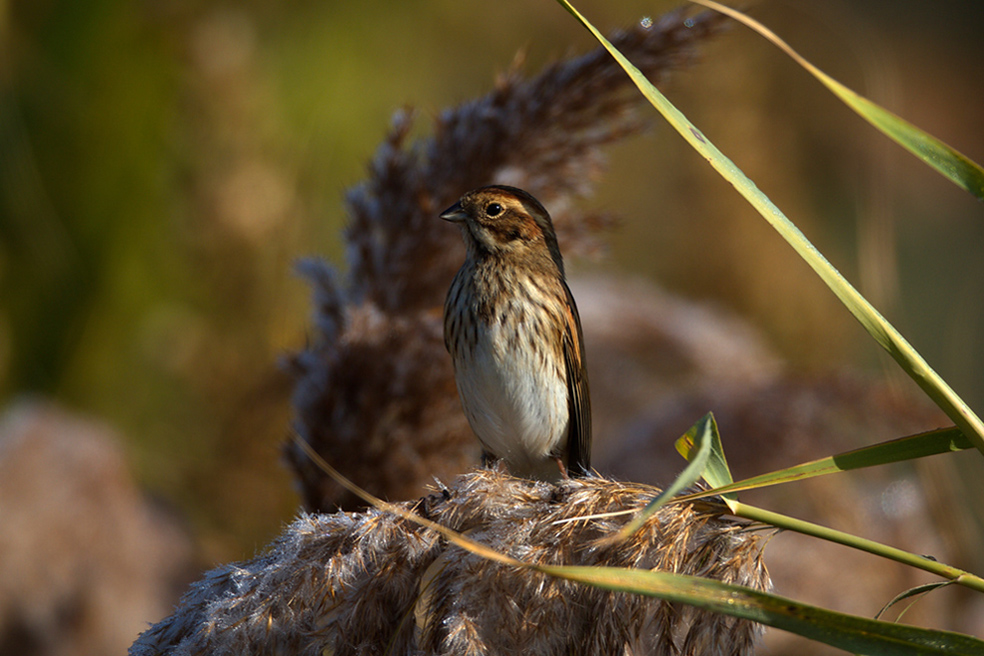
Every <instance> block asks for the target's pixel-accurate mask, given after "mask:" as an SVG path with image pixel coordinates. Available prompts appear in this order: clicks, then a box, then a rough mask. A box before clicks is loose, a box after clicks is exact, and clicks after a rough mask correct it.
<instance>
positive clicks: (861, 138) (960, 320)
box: [0, 0, 984, 571]
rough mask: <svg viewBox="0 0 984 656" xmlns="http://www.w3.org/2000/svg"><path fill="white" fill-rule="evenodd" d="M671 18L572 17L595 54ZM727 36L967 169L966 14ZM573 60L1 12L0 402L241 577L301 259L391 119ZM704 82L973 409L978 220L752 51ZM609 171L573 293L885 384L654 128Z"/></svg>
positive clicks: (731, 142) (753, 223) (492, 41)
mask: <svg viewBox="0 0 984 656" xmlns="http://www.w3.org/2000/svg"><path fill="white" fill-rule="evenodd" d="M678 4H679V3H670V2H654V1H649V2H641V1H638V0H625V1H621V2H618V3H610V2H601V1H598V0H582V1H581V2H579V3H577V6H578V8H579V9H580V10H581V11H582V12H583V13H584V14H585V15H586V16H587V17H588V18H589V19H590V20H592V21H593V22H594V23H595V25H597V26H598V27H600V28H601V29H603V30H605V31H608V30H611V29H613V28H617V27H619V26H626V25H630V24H633V23H635V22H637V21H639V20H641V19H642V18H644V17H645V16H657V15H658V14H660V13H662V12H664V11H666V10H668V9H670V8H673V7H675V6H677V5H678ZM750 13H751V14H752V15H753V16H755V17H756V18H758V19H759V20H761V21H763V22H764V23H765V24H766V25H768V26H769V27H771V28H772V29H774V30H775V31H776V32H778V33H779V34H780V35H781V36H782V37H784V38H785V39H786V40H787V41H788V42H789V43H790V44H791V45H792V46H793V47H794V48H796V49H797V50H798V51H799V52H800V53H801V54H803V55H804V56H805V57H807V58H808V59H810V60H811V61H812V62H813V63H815V64H817V65H818V66H819V67H820V68H822V69H824V70H825V71H826V72H827V73H829V74H831V75H832V76H834V77H835V78H837V79H838V80H840V81H841V82H843V83H845V84H847V85H848V86H850V87H852V88H854V89H856V90H858V91H860V92H861V93H863V94H865V95H867V96H868V97H870V98H872V99H873V100H875V101H876V102H879V103H881V104H883V105H885V106H887V107H888V108H889V109H892V110H893V111H895V112H896V113H898V114H900V115H902V116H903V117H905V118H907V119H908V120H910V121H911V122H913V123H915V124H916V125H918V126H920V127H922V128H923V129H925V130H927V131H928V132H930V133H932V134H933V135H935V136H937V137H939V138H941V139H943V140H944V141H946V142H947V143H949V144H951V145H952V146H954V147H956V148H957V149H958V150H960V151H962V152H963V153H965V154H966V155H968V156H969V157H970V158H971V159H973V160H975V161H977V162H982V161H984V128H982V122H981V118H982V117H984V84H982V78H981V71H982V70H984V40H982V39H981V34H982V33H984V32H982V30H984V5H982V4H981V3H980V2H977V1H972V0H966V1H963V0H940V1H938V2H899V1H898V0H895V1H892V2H889V1H888V0H884V1H883V0H866V1H865V2H840V1H833V2H826V3H812V2H805V1H792V0H789V1H784V2H781V1H769V2H758V3H754V4H753V5H752V7H751V11H750ZM593 47H594V43H593V42H592V41H591V39H590V38H589V35H588V34H587V33H586V32H585V31H584V30H583V28H581V27H580V26H578V25H577V24H576V23H575V21H574V20H573V19H572V18H571V17H570V16H569V15H568V14H567V13H566V12H565V11H564V10H563V9H562V8H561V7H560V6H558V5H557V4H555V3H553V2H548V1H544V2H539V3H530V2H500V3H485V4H482V5H480V4H472V3H461V2H451V1H447V0H444V1H434V2H415V3H407V2H385V1H383V0H367V1H365V2H360V3H341V2H309V1H303V0H294V1H291V2H268V1H266V0H248V1H247V2H240V3H231V2H226V3H223V2H206V1H192V0H177V1H174V2H161V1H154V0H144V1H142V2H124V1H121V0H88V1H86V2H63V1H60V0H32V1H31V2H26V1H20V2H17V1H10V0H6V1H5V0H0V403H2V405H3V407H13V406H16V404H18V403H22V399H23V398H25V397H30V398H34V399H44V400H53V401H56V402H57V403H58V404H59V406H60V407H62V408H65V409H68V410H70V411H72V412H74V413H79V414H80V415H82V416H85V417H88V418H90V419H93V420H97V421H99V422H101V423H104V424H105V425H107V426H109V427H111V429H112V430H114V431H116V432H117V433H118V434H119V435H120V436H121V437H120V440H121V444H122V447H121V448H122V451H121V453H122V455H123V457H124V458H125V461H126V466H127V467H128V468H129V469H130V470H131V471H132V472H133V473H134V476H135V479H136V481H137V486H138V488H139V489H140V490H142V491H144V492H146V493H148V494H150V495H151V496H152V497H153V498H155V499H156V500H157V501H158V502H159V503H160V506H161V507H162V508H163V509H164V512H165V513H168V514H170V515H171V516H172V517H173V518H177V519H176V520H175V521H178V522H179V523H182V524H184V525H185V526H186V528H187V530H188V532H189V533H190V534H191V535H192V536H193V537H194V544H195V545H196V546H195V555H194V557H193V561H194V563H195V568H207V567H211V566H214V565H216V564H218V563H222V562H227V561H229V560H234V559H242V558H246V557H249V556H251V555H252V554H253V553H254V552H255V550H256V549H258V548H260V547H261V546H262V545H263V544H265V543H266V542H268V541H269V540H270V539H272V538H273V537H274V536H276V535H277V534H278V532H279V531H280V529H281V527H282V524H283V523H284V522H286V521H289V520H290V518H291V517H292V516H293V515H294V513H295V512H296V510H297V507H298V499H297V496H296V494H295V492H294V491H293V490H292V487H291V478H290V476H289V475H288V473H287V471H286V470H285V468H284V467H283V466H282V464H281V462H280V446H281V444H282V442H283V440H284V439H285V438H286V436H287V432H288V426H289V422H290V418H291V410H290V406H289V401H290V394H291V381H290V380H289V379H288V377H287V376H286V375H285V374H284V373H282V371H281V368H280V367H279V362H280V360H281V358H283V357H284V355H285V354H287V353H289V352H291V351H294V350H297V349H299V348H302V347H303V346H304V344H305V343H306V340H307V336H308V334H309V332H310V317H311V311H312V310H311V303H310V298H309V290H308V288H307V286H306V285H305V284H304V283H303V282H302V281H301V280H299V279H298V278H297V277H296V275H295V274H294V263H295V261H296V260H297V259H298V258H302V257H305V256H310V255H319V256H324V257H326V258H328V259H329V260H331V261H334V262H336V263H338V264H339V265H341V264H342V262H343V260H342V257H343V245H342V242H341V238H340V230H341V229H342V227H343V226H344V225H345V222H346V215H345V208H344V203H343V194H344V190H345V189H346V187H348V186H350V185H352V184H354V183H356V182H358V181H359V180H360V179H362V178H363V176H364V174H365V166H366V163H367V160H368V158H369V157H370V156H371V155H372V153H373V151H374V149H375V147H376V145H377V144H378V143H379V141H380V139H381V138H382V136H383V135H384V133H385V130H386V129H387V126H388V124H389V118H390V116H391V114H392V113H393V112H394V110H396V109H398V108H400V107H401V106H405V105H411V106H413V107H415V108H416V109H417V110H418V119H417V122H416V124H415V130H416V131H417V132H418V133H419V134H421V135H423V134H427V132H428V130H429V121H430V118H431V117H433V116H435V115H436V114H437V113H438V112H439V111H440V110H441V109H442V108H443V107H445V106H449V105H453V104H457V103H459V102H462V101H464V100H467V99H469V98H472V97H474V96H477V95H481V94H484V93H486V92H487V91H488V90H489V89H490V88H491V86H492V83H493V79H494V75H495V74H496V73H497V72H501V71H503V70H505V69H506V68H507V67H508V66H509V64H510V63H511V62H512V61H513V59H514V57H515V56H516V53H517V52H518V51H521V50H522V51H525V53H526V54H525V63H524V70H526V71H528V72H530V73H534V72H536V71H538V70H539V69H540V68H541V67H542V66H543V65H544V64H545V63H547V62H550V61H553V60H555V59H557V58H560V57H563V56H565V55H569V54H572V53H580V52H584V51H586V50H589V49H591V48H593ZM700 59H701V61H700V63H699V64H698V65H696V66H694V67H691V68H688V69H686V70H684V71H681V72H678V73H676V74H675V75H673V77H672V80H671V81H670V83H669V84H668V85H664V92H665V93H666V94H667V95H668V97H669V98H670V99H671V100H672V101H673V102H674V103H675V104H676V105H677V106H678V107H679V108H680V109H681V110H682V111H683V112H684V113H685V114H687V115H688V117H689V118H690V119H691V120H693V121H694V122H695V124H696V125H698V126H700V127H701V129H702V130H703V131H704V133H705V134H706V135H707V136H708V137H709V138H710V139H711V140H713V141H714V142H715V143H716V144H717V145H718V146H719V147H720V148H721V149H722V150H723V151H724V152H725V153H726V154H728V155H729V156H730V157H731V158H732V159H733V160H734V161H735V162H736V163H737V164H738V165H739V166H740V167H741V168H742V169H743V170H744V171H745V172H746V173H747V174H748V175H749V176H750V177H751V178H752V179H753V180H755V181H756V183H757V184H758V185H759V187H761V188H762V189H763V190H764V191H765V192H766V193H767V194H768V195H769V196H770V197H771V198H772V199H773V201H775V202H776V204H777V205H778V206H779V207H780V208H782V209H783V211H784V212H785V213H786V214H787V215H788V216H789V217H790V218H791V219H792V220H793V221H794V222H795V223H797V225H798V226H799V227H800V228H801V229H802V230H803V231H804V232H805V233H806V234H807V236H808V237H810V238H811V239H812V240H813V241H814V243H815V244H816V245H817V246H818V247H819V248H820V250H821V251H822V252H824V253H825V254H826V255H827V256H828V258H829V259H830V260H831V261H832V262H833V263H834V264H835V266H837V267H838V268H839V269H840V270H841V271H842V272H843V273H845V274H846V275H847V277H848V278H849V279H850V280H852V281H854V282H855V283H856V284H857V285H858V286H859V287H860V288H861V290H862V292H863V293H865V294H866V295H867V296H868V298H869V299H870V300H872V301H873V302H874V304H875V305H876V306H877V307H878V308H879V309H880V310H882V312H883V313H884V314H886V316H887V317H888V318H889V319H890V320H891V321H892V322H893V323H894V324H895V325H896V326H897V327H899V328H900V329H901V330H902V332H903V334H905V335H906V336H907V337H908V338H909V340H910V341H911V342H912V343H913V345H914V346H915V347H916V348H917V349H918V350H919V351H920V352H921V353H922V354H923V355H924V356H925V357H926V359H927V360H928V361H929V362H930V364H931V365H933V366H934V367H935V368H936V370H937V371H938V372H939V373H940V374H941V375H942V376H943V377H944V378H945V379H946V380H947V381H948V382H949V383H950V384H951V385H952V386H953V387H954V388H955V389H956V390H957V392H958V393H960V394H961V395H962V396H963V398H964V399H965V400H966V401H967V402H968V403H969V404H970V405H971V406H972V407H974V408H975V409H976V410H977V412H978V413H981V412H984V377H982V376H981V374H980V372H981V371H982V370H984V303H982V301H981V299H984V258H981V257H980V253H981V246H982V244H984V207H982V205H981V203H979V202H977V201H976V200H974V199H973V198H971V197H970V196H969V195H968V194H966V193H964V192H963V191H961V190H959V189H957V188H956V187H955V186H953V185H952V184H951V183H949V182H947V181H945V180H943V179H942V178H941V177H940V176H939V175H937V174H936V173H934V172H932V171H931V170H929V169H928V168H926V167H925V166H924V165H922V164H921V163H919V162H917V161H916V160H915V159H914V158H912V157H911V156H909V155H908V154H907V153H905V152H904V151H903V150H902V149H901V148H899V147H897V146H894V145H893V144H891V143H890V142H889V141H888V140H887V139H886V138H884V137H882V136H881V135H880V134H879V133H876V132H875V131H874V130H873V129H872V128H870V127H869V126H868V125H867V124H866V123H864V122H863V121H862V120H861V119H859V118H858V117H856V116H855V115H854V114H853V113H852V112H851V111H850V110H848V109H846V108H845V107H844V106H843V105H841V104H840V103H839V102H838V101H837V100H836V99H834V98H833V97H832V96H831V95H830V94H829V93H828V92H826V90H824V89H823V88H822V87H821V86H820V85H819V84H818V83H817V82H816V81H814V80H813V79H812V78H811V77H809V76H808V75H807V74H806V73H804V72H803V71H802V70H801V69H799V68H798V67H797V66H796V65H795V64H793V63H792V62H791V61H789V60H788V59H787V58H786V57H785V56H784V55H782V54H781V53H780V52H779V51H778V50H777V49H775V48H774V47H773V46H771V45H769V44H767V43H766V42H765V41H763V40H762V39H761V38H760V37H758V36H756V35H754V34H753V33H751V32H750V31H748V30H747V29H745V28H743V27H740V26H735V27H734V28H733V29H732V30H730V32H729V33H727V34H725V35H723V36H721V37H719V38H716V39H714V40H713V41H711V42H709V43H708V44H706V46H705V47H704V48H703V49H702V50H701V56H700ZM654 115H655V114H654ZM609 156H610V159H609V164H610V168H609V172H608V174H607V175H606V176H605V177H604V179H603V180H602V182H601V184H600V185H599V187H598V193H597V194H596V195H595V196H594V197H593V198H592V199H590V200H589V201H588V203H589V204H590V205H591V206H592V207H593V208H597V209H600V210H603V211H606V212H612V213H615V214H616V215H618V216H619V217H620V219H621V222H620V225H619V226H618V227H617V228H616V229H615V230H614V231H613V232H612V233H611V234H610V237H609V244H610V249H609V250H608V252H606V253H603V254H599V255H598V257H596V258H593V259H591V260H580V261H574V262H572V263H571V268H572V269H573V270H574V271H575V272H578V273H584V272H618V273H620V274H628V275H632V276H639V277H643V278H646V279H650V280H652V281H655V283H657V284H658V285H660V286H662V287H664V288H665V289H667V290H669V291H671V292H673V293H676V294H679V295H682V296H686V297H690V298H693V299H699V300H702V301H708V302H711V303H713V304H714V305H716V306H718V307H721V308H724V309H726V310H729V311H732V312H734V313H736V314H738V315H740V316H742V317H744V318H745V319H747V321H748V322H750V323H751V324H752V325H753V326H755V327H756V328H757V329H758V330H760V331H761V332H762V333H763V334H764V335H765V336H766V340H767V341H768V343H769V344H770V345H771V346H772V347H773V348H774V349H775V350H776V351H777V352H778V353H779V354H780V355H781V356H782V357H783V358H785V359H786V360H788V361H789V363H790V365H791V367H792V368H793V369H794V370H796V371H801V372H803V373H804V374H810V373H817V372H825V371H829V370H835V369H837V368H839V367H843V366H850V367H852V368H856V369H862V370H865V371H868V372H870V373H871V374H872V375H874V376H879V377H885V378H886V379H894V378H895V377H896V375H897V374H896V373H895V368H894V364H892V363H891V362H890V361H889V360H888V359H887V358H886V357H884V356H883V355H882V354H881V353H880V351H879V349H878V348H877V347H876V346H875V345H874V343H873V342H872V341H871V340H870V338H868V337H867V335H866V334H865V333H864V332H863V330H862V329H861V328H860V327H859V326H858V325H857V323H856V322H855V321H854V319H853V318H852V317H851V316H850V315H849V314H848V313H847V311H846V310H844V309H843V308H842V307H841V306H840V304H839V303H838V302H837V301H836V299H835V298H834V297H833V296H832V295H831V294H830V292H829V291H827V289H826V288H825V287H824V286H823V285H822V283H820V282H819V280H818V279H817V278H816V276H815V275H814V274H813V273H812V271H810V270H809V269H808V268H807V267H806V266H805V265H804V264H802V263H801V262H800V261H799V260H798V258H797V257H796V256H795V254H794V253H793V252H792V250H791V249H790V248H789V247H788V246H787V245H786V244H785V243H784V242H783V241H782V240H781V239H780V238H779V237H778V235H776V234H775V233H774V232H773V231H772V229H771V228H769V227H768V226H767V224H766V223H765V222H764V221H763V220H762V219H761V218H760V217H758V215H757V214H755V213H754V212H753V211H752V210H751V209H750V208H749V207H747V206H746V204H745V203H744V201H743V200H742V199H741V198H740V197H739V196H738V195H737V194H736V193H734V191H733V190H732V189H731V188H730V187H729V186H728V185H727V184H726V183H724V182H722V181H721V180H720V179H719V178H717V176H716V174H715V173H714V172H713V171H712V170H711V169H710V168H709V167H707V166H706V165H705V163H704V162H703V161H702V160H701V159H700V158H699V157H698V156H697V155H695V154H694V153H693V152H692V151H690V149H689V147H687V146H686V144H685V143H684V142H683V141H682V140H681V139H680V138H679V137H678V136H677V135H676V134H675V133H673V132H671V130H670V129H668V128H667V127H665V126H664V125H662V124H661V123H660V121H658V120H656V121H654V126H653V128H652V129H651V130H649V131H648V132H647V133H646V134H645V135H643V136H641V137H636V138H632V139H630V140H627V141H626V142H624V143H621V144H619V145H617V146H616V147H613V148H611V149H610V150H609ZM899 384H900V385H909V383H907V382H904V381H903V382H900V383H899ZM696 418H697V417H694V419H696ZM725 442H726V443H727V435H725ZM789 464H792V463H789ZM974 464H975V465H976V466H977V467H978V470H977V471H978V472H979V463H974ZM196 571H197V569H196Z"/></svg>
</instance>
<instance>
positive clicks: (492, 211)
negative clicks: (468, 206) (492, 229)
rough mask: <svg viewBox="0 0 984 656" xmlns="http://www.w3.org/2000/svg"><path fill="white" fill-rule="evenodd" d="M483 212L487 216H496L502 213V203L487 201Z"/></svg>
mask: <svg viewBox="0 0 984 656" xmlns="http://www.w3.org/2000/svg"><path fill="white" fill-rule="evenodd" d="M485 213H486V214H487V215H488V216H498V215H499V214H501V213H502V205H499V203H489V204H488V205H486V206H485Z"/></svg>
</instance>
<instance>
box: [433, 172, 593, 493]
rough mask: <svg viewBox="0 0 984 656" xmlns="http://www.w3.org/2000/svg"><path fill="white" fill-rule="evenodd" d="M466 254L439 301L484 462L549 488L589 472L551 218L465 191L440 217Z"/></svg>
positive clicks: (526, 203)
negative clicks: (457, 231) (501, 464)
mask: <svg viewBox="0 0 984 656" xmlns="http://www.w3.org/2000/svg"><path fill="white" fill-rule="evenodd" d="M441 218H442V219H445V220H447V221H451V222H453V223H457V224H458V225H459V226H460V227H461V233H462V235H463V236H464V239H465V246H466V248H467V255H466V257H465V263H464V264H463V265H462V266H461V269H460V270H459V271H458V273H457V275H456V276H455V277H454V281H453V282H452V283H451V289H450V290H448V296H447V299H446V300H445V302H444V344H445V346H446V347H447V349H448V352H449V353H450V354H451V359H452V361H453V363H454V374H455V382H456V383H457V386H458V394H459V395H460V396H461V404H462V406H463V407H464V410H465V415H466V416H467V417H468V423H469V424H471V427H472V430H473V431H474V432H475V434H476V435H477V436H478V439H479V440H480V441H481V443H482V446H483V448H484V455H483V460H484V461H485V462H486V463H488V462H490V461H492V460H495V459H501V460H503V461H505V463H506V465H507V466H508V468H509V471H510V473H512V474H513V475H514V476H522V477H526V478H536V479H540V480H547V481H556V480H558V479H559V478H561V477H567V475H568V473H569V474H570V475H572V476H583V475H586V474H588V473H589V468H590V465H591V401H590V399H589V398H588V372H587V370H586V368H585V359H584V341H583V339H582V337H581V319H580V317H578V314H577V307H576V306H575V305H574V298H573V297H572V296H571V291H570V289H568V287H567V283H566V282H565V280H564V262H563V260H562V259H561V256H560V248H559V247H558V245H557V236H556V235H555V234H554V229H553V224H552V223H551V221H550V215H549V214H547V211H546V210H545V209H544V208H543V205H541V204H540V203H539V201H537V200H536V199H535V198H533V196H531V195H530V194H528V193H526V192H525V191H523V190H521V189H516V188H514V187H504V186H492V187H482V188H480V189H476V190H474V191H470V192H468V193H467V194H465V195H464V196H462V197H461V200H459V201H458V202H457V203H455V204H454V205H452V206H451V207H449V208H448V209H447V210H445V211H444V212H443V213H442V214H441Z"/></svg>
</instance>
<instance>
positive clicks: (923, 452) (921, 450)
mask: <svg viewBox="0 0 984 656" xmlns="http://www.w3.org/2000/svg"><path fill="white" fill-rule="evenodd" d="M972 447H973V445H972V444H971V443H970V440H968V439H967V438H966V437H965V436H964V434H963V433H961V432H960V429H958V428H939V429H937V430H933V431H928V432H926V433H920V434H918V435H910V436H908V437H900V438H898V439H895V440H889V441H888V442H882V443H880V444H874V445H872V446H866V447H862V448H860V449H854V450H853V451H846V452H844V453H840V454H838V455H835V456H828V457H826V458H821V459H819V460H813V461H812V462H806V463H803V464H801V465H796V466H794V467H787V468H785V469H780V470H778V471H774V472H769V473H768V474H760V475H759V476H753V477H751V478H746V479H745V480H742V481H737V482H735V483H730V484H727V485H722V486H720V487H715V488H713V489H711V490H703V491H701V492H695V493H694V494H687V495H684V496H680V497H677V498H676V499H675V501H690V500H693V499H699V498H701V497H709V496H716V495H719V494H724V493H726V492H740V491H742V490H752V489H756V488H760V487H769V486H770V485H779V484H781V483H791V482H793V481H802V480H806V479H808V478H814V477H815V476H825V475H827V474H834V473H837V472H844V471H850V470H852V469H863V468H866V467H877V466H879V465H887V464H890V463H893V462H903V461H906V460H915V459H917V458H925V457H926V456H934V455H938V454H940V453H947V452H950V451H961V450H963V449H970V448H972ZM684 457H687V455H686V454H684Z"/></svg>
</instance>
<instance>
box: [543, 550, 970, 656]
mask: <svg viewBox="0 0 984 656" xmlns="http://www.w3.org/2000/svg"><path fill="white" fill-rule="evenodd" d="M536 569H538V570H540V571H542V572H545V573H547V574H551V575H553V576H560V577H563V578H566V579H569V580H572V581H580V582H582V583H587V584H589V585H594V586H597V587H600V588H605V589H608V590H617V591H621V592H632V593H636V594H644V595H649V596H653V597H658V598H660V599H666V600H668V601H674V602H680V603H686V604H692V605H694V606H697V607H699V608H704V609H707V610H710V611H714V612H717V613H722V614H724V615H730V616H732V617H740V618H743V619H747V620H752V621H755V622H759V623H761V624H765V625H767V626H772V627H775V628H777V629H783V630H784V631H789V632H791V633H795V634H797V635H801V636H804V637H806V638H810V639H811V640H816V641H818V642H822V643H825V644H828V645H832V646H834V647H838V648H840V649H844V650H847V651H850V652H854V653H863V654H868V655H869V656H902V655H913V656H915V655H917V654H918V655H920V656H924V655H927V654H938V655H942V654H948V655H951V656H952V655H954V654H964V655H966V656H971V655H972V654H977V655H978V656H980V654H984V641H981V640H978V639H976V638H973V637H971V636H967V635H963V634H959V633H952V632H949V631H937V630H929V629H921V628H917V627H913V626H907V625H904V624H894V623H891V622H882V621H879V620H870V619H866V618H863V617H856V616H853V615H846V614H844V613H838V612H835V611H831V610H826V609H823V608H818V607H816V606H810V605H807V604H803V603H800V602H798V601H794V600H792V599H788V598H785V597H780V596H779V595H773V594H769V593H766V592H760V591H758V590H753V589H751V588H746V587H743V586H739V585H731V584H728V583H721V582H720V581H714V580H710V579H704V578H698V577H694V576H687V575H684V574H671V573H669V572H654V571H647V570H638V569H620V568H610V567H537V568H536Z"/></svg>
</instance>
